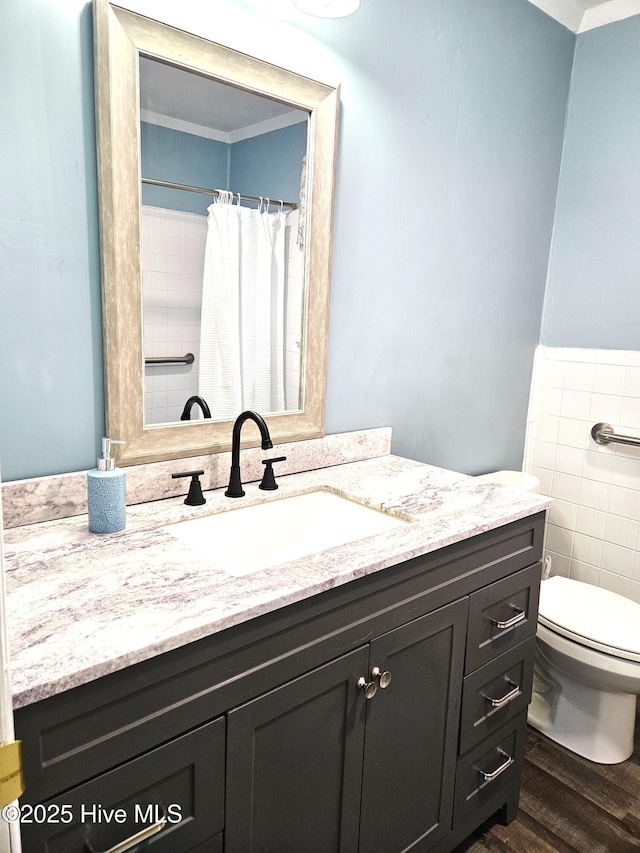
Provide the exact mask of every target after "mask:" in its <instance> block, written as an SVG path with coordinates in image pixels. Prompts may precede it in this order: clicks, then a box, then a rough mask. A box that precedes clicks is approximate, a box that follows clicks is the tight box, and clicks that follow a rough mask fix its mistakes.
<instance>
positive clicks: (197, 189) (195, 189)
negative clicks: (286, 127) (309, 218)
mask: <svg viewBox="0 0 640 853" xmlns="http://www.w3.org/2000/svg"><path fill="white" fill-rule="evenodd" d="M142 183H143V184H151V185H152V186H154V187H168V188H169V189H171V190H187V191H188V192H190V193H203V194H204V195H218V194H219V192H220V190H207V189H204V188H203V187H190V186H188V185H187V184H174V183H172V182H171V181H157V180H156V179H155V178H142ZM238 195H240V198H241V199H243V200H244V201H258V202H259V201H266V196H265V197H264V198H259V197H258V196H255V195H241V194H240V193H234V194H233V196H234V198H236V197H237V196H238ZM269 203H270V204H282V205H283V206H284V207H290V208H291V210H297V209H298V205H297V203H296V202H295V201H283V202H281V201H280V199H279V198H277V199H269Z"/></svg>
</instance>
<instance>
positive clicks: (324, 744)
mask: <svg viewBox="0 0 640 853" xmlns="http://www.w3.org/2000/svg"><path fill="white" fill-rule="evenodd" d="M368 659H369V650H368V647H366V646H365V647H362V648H359V649H356V650H354V651H353V652H350V653H349V654H347V655H344V656H343V657H340V658H338V659H337V660H335V661H332V662H331V663H329V664H326V665H325V666H322V667H319V668H318V669H315V670H312V671H311V672H309V673H307V674H306V675H303V676H301V677H300V678H296V679H295V680H294V681H290V682H288V683H287V684H285V685H283V686H282V687H279V688H277V689H276V690H272V691H271V692H270V693H267V694H265V695H263V696H260V697H259V698H258V699H255V700H254V701H252V702H248V703H247V704H246V705H242V706H241V707H239V708H236V709H235V710H233V711H231V712H230V713H229V714H228V717H227V726H228V729H227V734H228V738H227V749H228V753H227V802H226V819H225V853H319V851H322V853H355V851H357V849H358V823H359V811H360V786H361V781H362V753H363V746H364V721H365V705H366V704H369V703H367V702H366V700H365V697H364V695H363V693H362V691H361V690H358V688H357V686H356V684H357V681H358V679H359V677H361V676H364V675H366V673H367V668H368Z"/></svg>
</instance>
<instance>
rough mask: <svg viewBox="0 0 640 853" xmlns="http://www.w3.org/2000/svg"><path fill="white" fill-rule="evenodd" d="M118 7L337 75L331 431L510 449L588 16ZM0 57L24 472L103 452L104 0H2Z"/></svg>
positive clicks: (7, 362) (431, 450)
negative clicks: (96, 64) (96, 100)
mask: <svg viewBox="0 0 640 853" xmlns="http://www.w3.org/2000/svg"><path fill="white" fill-rule="evenodd" d="M120 5H126V6H127V7H128V8H131V9H133V10H134V11H139V12H141V13H142V14H146V15H149V16H151V17H157V18H159V19H161V20H164V21H166V22H167V23H170V24H172V25H174V26H179V27H180V26H181V27H182V28H184V29H187V30H191V31H193V32H197V33H198V34H199V35H202V36H204V37H206V38H211V39H213V40H217V41H220V42H222V43H224V44H228V45H229V46H231V47H234V48H237V49H238V50H241V51H244V52H246V53H249V54H253V55H256V56H259V57H260V58H262V59H265V60H267V61H269V62H273V63H275V64H280V65H286V66H287V67H289V68H291V69H292V70H294V71H297V72H299V73H302V74H305V75H306V76H309V77H313V78H316V79H320V80H326V81H327V82H329V83H340V84H341V98H342V117H341V122H342V123H341V131H340V154H339V162H338V190H337V199H336V220H335V243H334V264H333V285H332V301H331V321H330V340H329V376H328V396H327V431H328V432H338V431H342V430H351V429H361V428H367V427H374V426H380V425H390V426H392V427H393V431H394V432H393V434H394V446H393V449H394V451H395V452H398V453H402V454H404V455H407V456H410V457H413V458H416V459H421V460H424V461H428V462H432V463H434V464H439V465H444V466H447V467H451V468H454V469H458V470H461V471H467V472H468V473H477V472H479V471H483V470H488V469H490V468H495V467H513V466H517V465H519V464H520V462H521V459H522V451H523V443H524V427H525V420H526V409H527V397H528V390H529V382H530V373H531V364H532V356H533V351H534V348H535V345H536V344H537V342H538V335H539V324H540V317H541V311H542V300H543V294H544V286H545V276H546V268H547V259H548V250H549V242H550V237H551V227H552V222H553V209H554V202H555V196H556V188H557V178H558V170H559V164H560V155H561V148H562V134H563V124H564V117H565V109H566V101H567V95H568V88H569V81H570V73H571V64H572V58H573V47H574V41H575V39H574V36H573V35H572V34H571V33H570V32H568V31H567V30H566V29H564V28H563V27H562V26H561V25H560V24H558V23H557V22H555V21H552V20H551V19H550V18H548V17H547V16H545V15H544V14H543V13H542V12H541V11H540V10H538V9H537V8H536V7H534V6H532V5H530V4H529V3H528V2H526V0H403V2H402V4H398V3H394V4H391V3H389V2H388V0H367V2H366V3H363V4H362V7H361V9H360V11H359V12H358V14H357V15H354V16H351V17H349V18H344V19H340V20H323V19H318V18H311V17H308V16H304V15H302V13H299V12H297V11H296V10H295V9H293V7H292V6H291V5H290V4H267V5H268V6H269V7H271V8H275V7H277V8H278V9H282V10H283V11H279V12H277V13H276V14H274V13H270V12H269V11H268V10H266V11H265V9H266V7H265V4H260V3H256V2H254V0H218V2H217V3H216V4H214V6H215V8H214V6H212V5H211V4H207V5H206V8H205V7H203V4H202V2H201V0H183V2H181V3H180V4H176V3H175V2H166V3H164V2H159V0H129V1H128V2H126V3H121V4H120ZM285 5H286V7H287V9H288V10H290V11H284V6H285ZM400 7H401V8H400ZM252 8H255V11H252ZM54 70H55V73H53V72H54ZM0 74H1V77H0V79H1V81H2V88H3V92H4V105H3V119H4V120H3V124H2V127H1V128H0V169H1V170H2V171H1V173H0V177H1V179H2V188H3V204H2V209H1V210H0V217H2V218H1V219H0V269H2V280H1V284H0V286H1V288H2V292H1V294H0V300H1V303H0V304H1V308H0V392H1V395H2V418H1V421H0V454H1V458H2V469H3V476H4V478H5V479H7V480H11V479H16V478H22V477H29V476H41V475H45V474H51V473H58V472H63V471H73V470H81V469H86V468H89V467H92V466H93V465H94V464H95V455H96V452H97V449H98V442H99V438H100V436H101V434H102V432H103V429H104V426H103V418H104V403H103V399H104V398H103V381H102V355H101V352H102V337H101V325H100V324H101V317H100V281H99V260H98V229H97V195H96V176H95V139H94V127H93V118H94V117H93V78H92V44H91V10H90V6H88V5H87V4H86V3H85V0H65V2H64V3H55V2H51V1H50V0H49V2H45V0H5V3H4V4H3V49H2V51H0Z"/></svg>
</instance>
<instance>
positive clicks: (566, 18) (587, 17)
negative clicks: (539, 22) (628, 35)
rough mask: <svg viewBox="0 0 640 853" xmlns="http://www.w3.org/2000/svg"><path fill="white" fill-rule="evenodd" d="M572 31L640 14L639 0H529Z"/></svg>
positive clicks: (593, 27)
mask: <svg viewBox="0 0 640 853" xmlns="http://www.w3.org/2000/svg"><path fill="white" fill-rule="evenodd" d="M529 2H531V3H533V5H534V6H538V8H539V9H542V11H543V12H546V13H547V15H550V16H551V17H552V18H555V19H556V21H560V23H561V24H564V26H565V27H567V29H569V30H572V31H573V32H574V33H583V32H585V31H586V30H593V29H595V27H602V26H604V25H605V24H611V23H612V22H613V21H621V20H623V18H630V17H631V16H632V15H640V0H529Z"/></svg>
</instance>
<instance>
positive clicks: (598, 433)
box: [591, 423, 640, 447]
mask: <svg viewBox="0 0 640 853" xmlns="http://www.w3.org/2000/svg"><path fill="white" fill-rule="evenodd" d="M591 438H592V439H593V440H594V441H595V442H596V443H597V444H610V443H611V442H615V443H616V444H630V445H631V446H632V447H640V436H638V437H636V436H633V435H618V434H617V433H615V432H614V431H613V427H612V426H611V424H605V423H600V424H594V425H593V426H592V427H591Z"/></svg>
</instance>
